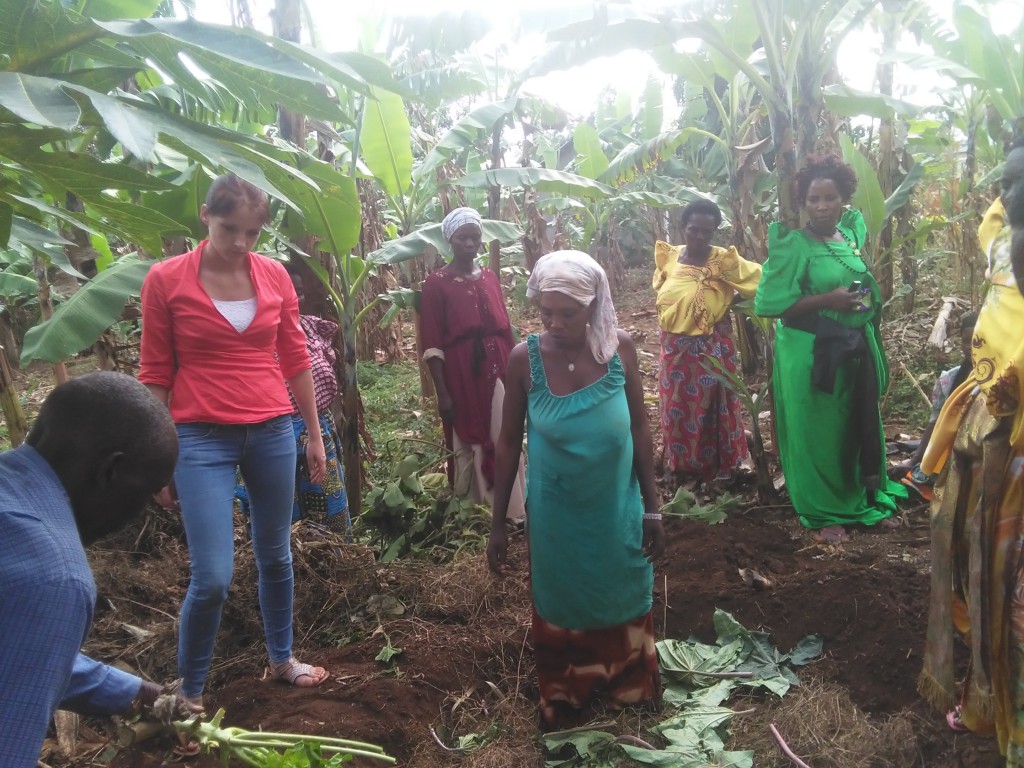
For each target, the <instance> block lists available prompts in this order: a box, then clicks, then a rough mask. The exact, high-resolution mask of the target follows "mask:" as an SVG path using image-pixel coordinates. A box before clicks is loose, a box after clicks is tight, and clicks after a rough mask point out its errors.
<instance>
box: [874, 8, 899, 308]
mask: <svg viewBox="0 0 1024 768" xmlns="http://www.w3.org/2000/svg"><path fill="white" fill-rule="evenodd" d="M882 18H883V20H884V25H883V29H882V50H883V51H891V50H894V49H895V48H896V45H897V42H898V37H899V26H898V21H897V17H896V15H895V14H893V13H885V14H883V17H882ZM894 69H895V64H894V63H892V62H891V61H883V62H881V63H879V64H878V66H877V68H876V70H875V72H876V76H877V77H878V92H879V93H880V94H882V95H883V96H892V83H893V72H894ZM896 160H897V158H896V116H895V115H892V116H890V117H886V118H883V119H882V122H881V125H880V126H879V129H878V181H879V183H880V184H881V186H882V195H883V197H884V198H886V199H888V198H889V196H890V195H891V194H892V193H893V191H894V190H895V189H896V186H897V185H898V184H899V182H900V179H898V178H897V177H898V175H899V168H898V163H897V162H896ZM892 235H893V219H892V217H890V218H889V220H888V221H886V222H885V226H884V227H883V228H882V232H881V235H880V236H879V238H878V245H877V247H876V249H875V253H876V254H877V255H876V258H875V268H874V270H873V271H874V273H875V278H876V279H877V280H878V287H879V288H881V290H882V298H884V299H885V300H886V301H888V300H889V299H891V298H892V295H893V292H894V291H895V286H894V280H893V258H892V256H893V255H892Z"/></svg>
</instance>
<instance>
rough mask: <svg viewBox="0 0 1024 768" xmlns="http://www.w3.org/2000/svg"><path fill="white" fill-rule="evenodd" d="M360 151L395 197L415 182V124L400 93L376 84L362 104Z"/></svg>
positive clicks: (387, 190) (368, 164) (375, 175)
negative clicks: (377, 86) (410, 119)
mask: <svg viewBox="0 0 1024 768" xmlns="http://www.w3.org/2000/svg"><path fill="white" fill-rule="evenodd" d="M362 128H363V132H362V135H361V137H360V140H361V147H360V149H361V151H362V154H363V159H364V160H365V162H366V165H367V166H368V167H369V168H370V170H371V171H372V172H373V175H374V177H375V178H376V179H377V181H378V182H380V185H381V186H382V187H383V188H384V191H385V192H386V193H387V194H389V195H391V196H392V197H397V196H399V195H403V194H405V193H406V192H407V191H408V190H409V185H410V184H411V183H412V140H411V136H412V128H411V126H410V125H409V118H408V116H407V115H406V113H405V103H404V102H403V101H402V97H401V96H399V95H398V94H397V93H390V92H388V91H382V90H380V89H377V88H374V89H373V90H372V92H371V95H370V97H369V98H367V99H366V102H365V103H364V104H363V126H362Z"/></svg>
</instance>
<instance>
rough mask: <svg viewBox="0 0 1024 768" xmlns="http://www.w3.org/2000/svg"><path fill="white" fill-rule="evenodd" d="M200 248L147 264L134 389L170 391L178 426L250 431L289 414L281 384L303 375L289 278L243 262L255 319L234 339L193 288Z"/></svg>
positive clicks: (256, 260)
mask: <svg viewBox="0 0 1024 768" xmlns="http://www.w3.org/2000/svg"><path fill="white" fill-rule="evenodd" d="M205 245H206V241H205V240H204V241H203V242H202V243H200V244H199V247H198V248H196V249H195V250H194V251H190V252H188V253H184V254H182V255H181V256H174V257H172V258H169V259H166V260H164V261H162V262H160V263H158V264H154V265H153V268H152V269H151V270H150V271H149V274H148V275H147V276H146V280H145V282H144V283H143V284H142V354H141V370H140V372H139V381H141V382H142V383H143V384H155V385H158V386H161V387H165V388H166V389H168V390H169V391H170V393H171V399H170V409H171V416H172V417H173V418H174V421H175V422H176V423H178V424H187V423H190V422H211V423H214V424H257V423H259V422H261V421H266V420H267V419H271V418H274V417H275V416H281V415H283V414H286V413H291V412H292V406H291V403H290V401H289V399H288V390H287V388H286V387H285V379H288V378H291V377H292V376H295V375H297V374H299V373H301V372H302V371H304V370H306V369H307V368H309V367H310V363H309V353H308V352H307V350H306V337H305V334H304V333H303V332H302V328H301V327H300V326H299V306H298V299H297V298H296V296H295V288H294V287H293V286H292V282H291V278H290V277H289V276H288V273H287V272H286V271H285V268H284V267H283V266H282V265H281V264H279V263H277V262H276V261H273V260H272V259H268V258H266V257H265V256H260V255H259V254H256V253H250V254H249V275H250V277H251V278H252V283H253V286H254V287H255V289H256V302H257V308H256V316H255V317H254V318H253V320H252V323H251V324H250V325H249V327H248V328H246V329H245V330H244V331H242V332H241V333H239V332H238V331H236V330H235V328H234V327H233V326H232V325H231V323H229V322H228V321H227V320H226V319H225V318H224V317H223V316H222V315H221V314H220V312H219V311H217V308H216V307H215V306H214V305H213V301H212V300H211V299H210V296H209V295H208V294H207V293H206V290H205V289H204V288H203V286H202V283H200V281H199V259H200V254H201V253H202V250H203V247H204V246H205Z"/></svg>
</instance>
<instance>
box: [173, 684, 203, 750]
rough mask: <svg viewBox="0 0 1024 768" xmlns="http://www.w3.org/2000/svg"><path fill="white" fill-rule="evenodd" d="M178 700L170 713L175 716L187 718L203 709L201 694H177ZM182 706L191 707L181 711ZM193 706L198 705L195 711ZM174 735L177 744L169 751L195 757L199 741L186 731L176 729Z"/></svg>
mask: <svg viewBox="0 0 1024 768" xmlns="http://www.w3.org/2000/svg"><path fill="white" fill-rule="evenodd" d="M177 698H178V701H177V702H175V705H176V706H175V710H176V711H173V712H172V714H173V715H174V716H176V717H181V718H185V719H187V718H189V717H192V716H193V715H197V714H200V713H201V712H202V711H203V696H202V694H200V695H199V696H194V697H189V696H185V695H183V694H178V696H177ZM184 707H188V708H192V709H193V711H192V712H186V711H183V708H184ZM195 707H199V710H198V711H196V710H195ZM175 735H176V736H177V737H178V744H177V746H175V747H174V749H172V750H171V751H172V752H174V754H175V755H177V756H178V757H183V758H184V757H195V756H196V755H198V754H199V749H200V747H199V742H198V741H196V740H195V739H193V738H192V734H190V733H189V732H188V731H177V732H176V733H175Z"/></svg>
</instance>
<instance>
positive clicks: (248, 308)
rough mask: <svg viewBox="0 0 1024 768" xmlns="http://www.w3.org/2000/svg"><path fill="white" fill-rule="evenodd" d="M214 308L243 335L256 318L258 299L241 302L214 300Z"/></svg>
mask: <svg viewBox="0 0 1024 768" xmlns="http://www.w3.org/2000/svg"><path fill="white" fill-rule="evenodd" d="M213 306H215V307H216V308H217V311H218V312H220V313H221V315H223V316H224V319H225V320H227V321H228V322H229V323H231V325H232V326H233V327H234V329H235V330H236V331H238V332H239V333H242V332H243V331H244V330H245V329H246V328H248V327H249V325H250V324H251V323H252V319H253V318H254V317H256V297H255V296H253V297H252V298H251V299H242V300H241V301H219V300H218V299H214V300H213Z"/></svg>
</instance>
